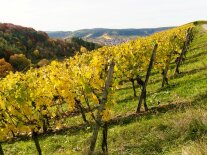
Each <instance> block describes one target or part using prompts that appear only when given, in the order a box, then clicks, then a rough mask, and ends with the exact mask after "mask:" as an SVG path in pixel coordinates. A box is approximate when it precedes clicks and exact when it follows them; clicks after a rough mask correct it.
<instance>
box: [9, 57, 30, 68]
mask: <svg viewBox="0 0 207 155" xmlns="http://www.w3.org/2000/svg"><path fill="white" fill-rule="evenodd" d="M9 62H10V64H11V65H12V66H13V67H14V69H15V70H17V71H24V70H27V69H29V67H30V65H31V60H29V59H27V58H26V56H25V55H24V54H14V55H12V56H10V58H9Z"/></svg>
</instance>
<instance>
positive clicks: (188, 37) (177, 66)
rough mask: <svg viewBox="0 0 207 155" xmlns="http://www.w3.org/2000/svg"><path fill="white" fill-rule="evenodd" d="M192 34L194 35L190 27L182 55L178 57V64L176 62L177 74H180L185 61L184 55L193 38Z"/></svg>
mask: <svg viewBox="0 0 207 155" xmlns="http://www.w3.org/2000/svg"><path fill="white" fill-rule="evenodd" d="M191 35H192V28H189V29H188V30H187V34H186V40H185V42H184V45H183V49H182V52H181V53H180V57H179V58H178V61H177V64H176V69H175V74H180V70H179V67H180V65H181V63H182V61H183V57H184V56H185V55H186V52H187V50H188V46H189V44H190V41H191V38H192V37H191Z"/></svg>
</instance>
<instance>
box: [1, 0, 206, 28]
mask: <svg viewBox="0 0 207 155" xmlns="http://www.w3.org/2000/svg"><path fill="white" fill-rule="evenodd" d="M194 20H207V0H0V22H3V23H5V22H6V23H14V24H18V25H23V26H28V27H33V28H35V29H37V30H50V31H51V30H65V31H67V30H78V29H84V28H97V27H98V28H100V27H102V28H146V27H161V26H175V25H181V24H185V23H187V22H191V21H194Z"/></svg>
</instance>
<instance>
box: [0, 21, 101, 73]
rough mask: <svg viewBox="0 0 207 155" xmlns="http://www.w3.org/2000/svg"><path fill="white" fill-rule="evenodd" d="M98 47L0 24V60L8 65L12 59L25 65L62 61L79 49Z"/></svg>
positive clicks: (21, 27)
mask: <svg viewBox="0 0 207 155" xmlns="http://www.w3.org/2000/svg"><path fill="white" fill-rule="evenodd" d="M98 47H100V46H98V45H97V44H94V43H90V42H86V41H84V40H82V39H78V38H71V39H70V40H68V41H66V40H62V39H52V38H49V36H48V35H47V33H45V32H42V31H36V30H34V29H33V28H27V27H23V26H18V25H13V24H8V23H0V59H2V58H3V59H4V60H5V61H6V62H9V63H11V58H12V61H17V60H16V59H18V61H19V59H21V61H23V60H25V61H27V63H28V62H31V63H32V64H37V63H38V62H39V61H40V60H42V59H46V60H52V59H63V58H64V57H68V56H73V55H74V54H75V53H76V52H77V51H81V49H82V50H83V49H84V50H88V51H90V50H93V49H96V48H98ZM2 61H3V60H2ZM15 63H16V62H15ZM17 66H18V64H17ZM13 67H14V65H13ZM14 69H15V68H14Z"/></svg>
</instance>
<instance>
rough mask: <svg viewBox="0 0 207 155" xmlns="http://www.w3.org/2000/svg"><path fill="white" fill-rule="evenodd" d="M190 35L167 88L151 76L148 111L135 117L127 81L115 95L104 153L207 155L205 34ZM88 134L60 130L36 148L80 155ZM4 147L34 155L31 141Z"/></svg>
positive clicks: (157, 76) (98, 150)
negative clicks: (183, 57) (178, 67)
mask: <svg viewBox="0 0 207 155" xmlns="http://www.w3.org/2000/svg"><path fill="white" fill-rule="evenodd" d="M195 33H196V35H195V38H194V40H193V42H192V44H191V46H190V49H189V51H188V53H187V60H186V61H185V63H184V64H183V65H182V66H181V68H180V70H181V72H182V73H181V74H180V75H178V76H176V77H173V76H172V74H173V70H172V71H171V72H170V73H171V78H170V80H169V82H170V85H168V86H166V87H164V88H162V89H161V81H160V80H161V76H160V74H159V73H157V74H154V75H153V76H152V77H150V84H149V86H148V88H147V89H148V98H147V102H148V105H149V106H150V108H151V110H150V111H149V112H148V113H144V114H142V115H135V114H134V113H135V110H136V106H137V104H138V98H134V97H133V91H132V88H131V84H130V83H127V84H125V85H124V86H123V88H122V89H120V90H118V91H117V93H116V98H117V104H116V105H115V106H114V110H113V117H114V119H117V121H116V122H115V123H113V124H111V125H110V128H109V135H108V143H109V154H114V155H116V154H117V155H118V154H126V155H127V154H130V155H133V154H136V155H137V154H140V155H155V154H160V155H164V154H165V155H174V154H189V155H195V154H196V155H204V154H207V32H205V31H204V30H202V28H201V27H197V28H196V30H195ZM172 67H173V66H172ZM139 93H140V89H139V88H137V94H139ZM158 102H160V105H158V104H157V103H158ZM118 116H122V117H118ZM80 119H81V118H80V117H78V119H74V118H72V119H68V122H67V124H68V125H71V126H74V125H78V124H81V123H82V121H81V120H80ZM77 120H78V121H77ZM90 136H91V129H90V128H89V127H85V128H83V129H81V130H78V129H77V130H75V131H72V130H65V131H63V132H60V133H56V134H51V135H47V136H42V137H40V144H41V147H42V150H43V154H46V155H50V154H51V155H52V154H54V155H55V154H64V155H65V154H85V153H86V150H87V147H88V145H89V138H90ZM100 141H101V136H100V135H99V139H98V143H97V148H96V154H101V147H100ZM3 149H4V151H5V153H6V154H9V155H10V154H12V155H13V154H14V155H15V154H25V155H29V154H37V153H36V150H35V145H34V143H33V142H32V141H31V140H24V141H23V140H22V141H17V142H13V143H11V144H8V143H5V144H3Z"/></svg>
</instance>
